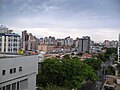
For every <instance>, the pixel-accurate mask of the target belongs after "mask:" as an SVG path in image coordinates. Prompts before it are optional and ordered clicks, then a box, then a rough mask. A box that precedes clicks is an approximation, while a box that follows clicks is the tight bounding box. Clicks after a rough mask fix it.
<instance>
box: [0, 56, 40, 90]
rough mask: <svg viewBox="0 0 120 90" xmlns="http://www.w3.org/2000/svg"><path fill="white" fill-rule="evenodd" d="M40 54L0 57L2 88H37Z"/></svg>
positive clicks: (12, 89)
mask: <svg viewBox="0 0 120 90" xmlns="http://www.w3.org/2000/svg"><path fill="white" fill-rule="evenodd" d="M37 73H38V56H36V55H33V56H16V57H11V58H0V90H36V74H37Z"/></svg>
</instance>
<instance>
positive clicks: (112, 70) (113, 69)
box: [105, 66, 115, 75]
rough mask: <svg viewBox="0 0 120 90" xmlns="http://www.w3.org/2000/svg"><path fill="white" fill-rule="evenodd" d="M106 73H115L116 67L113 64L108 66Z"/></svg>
mask: <svg viewBox="0 0 120 90" xmlns="http://www.w3.org/2000/svg"><path fill="white" fill-rule="evenodd" d="M105 74H106V75H115V68H114V67H112V66H108V68H105Z"/></svg>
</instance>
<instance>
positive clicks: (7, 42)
mask: <svg viewBox="0 0 120 90" xmlns="http://www.w3.org/2000/svg"><path fill="white" fill-rule="evenodd" d="M19 48H20V35H18V34H5V33H0V52H2V53H17V50H18V49H19Z"/></svg>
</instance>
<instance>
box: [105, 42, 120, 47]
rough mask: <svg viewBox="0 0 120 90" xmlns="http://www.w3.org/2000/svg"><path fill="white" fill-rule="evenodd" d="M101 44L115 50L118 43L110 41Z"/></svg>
mask: <svg viewBox="0 0 120 90" xmlns="http://www.w3.org/2000/svg"><path fill="white" fill-rule="evenodd" d="M103 44H104V46H105V47H106V48H117V46H118V41H115V40H112V41H109V40H105V41H104V43H103Z"/></svg>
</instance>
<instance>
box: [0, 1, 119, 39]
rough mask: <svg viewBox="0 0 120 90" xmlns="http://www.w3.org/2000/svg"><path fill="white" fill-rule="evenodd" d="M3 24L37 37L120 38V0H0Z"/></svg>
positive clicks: (0, 19)
mask: <svg viewBox="0 0 120 90" xmlns="http://www.w3.org/2000/svg"><path fill="white" fill-rule="evenodd" d="M0 24H2V25H5V26H7V27H8V28H10V29H14V31H15V32H17V33H19V34H21V31H22V30H28V32H31V33H33V34H34V35H36V36H37V37H45V36H49V35H51V36H55V37H56V38H64V37H67V36H71V37H72V38H76V37H82V36H84V35H88V36H91V38H92V40H94V41H103V40H105V39H108V40H113V39H117V38H118V33H120V0H0Z"/></svg>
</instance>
